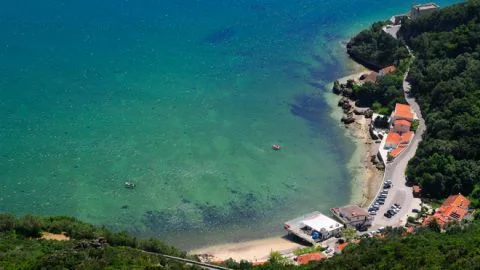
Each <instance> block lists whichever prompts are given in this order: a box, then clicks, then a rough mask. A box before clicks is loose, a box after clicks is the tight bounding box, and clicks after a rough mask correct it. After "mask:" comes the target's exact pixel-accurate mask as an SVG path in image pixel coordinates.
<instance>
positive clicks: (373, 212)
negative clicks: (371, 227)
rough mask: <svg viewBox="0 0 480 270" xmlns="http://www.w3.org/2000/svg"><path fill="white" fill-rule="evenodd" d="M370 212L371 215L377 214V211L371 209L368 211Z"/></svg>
mask: <svg viewBox="0 0 480 270" xmlns="http://www.w3.org/2000/svg"><path fill="white" fill-rule="evenodd" d="M368 214H369V215H371V216H375V215H376V214H377V211H370V212H368Z"/></svg>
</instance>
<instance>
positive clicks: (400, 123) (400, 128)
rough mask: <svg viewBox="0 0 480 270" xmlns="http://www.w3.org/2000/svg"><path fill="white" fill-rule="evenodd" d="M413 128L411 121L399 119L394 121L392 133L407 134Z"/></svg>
mask: <svg viewBox="0 0 480 270" xmlns="http://www.w3.org/2000/svg"><path fill="white" fill-rule="evenodd" d="M411 126H412V123H411V122H410V121H407V120H404V119H399V120H395V121H393V125H392V129H391V130H392V131H393V132H398V133H405V132H408V131H410V127H411Z"/></svg>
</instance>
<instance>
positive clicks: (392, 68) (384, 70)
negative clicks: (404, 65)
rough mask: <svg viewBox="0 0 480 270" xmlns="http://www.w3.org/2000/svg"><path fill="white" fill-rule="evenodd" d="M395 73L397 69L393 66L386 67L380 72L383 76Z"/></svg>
mask: <svg viewBox="0 0 480 270" xmlns="http://www.w3.org/2000/svg"><path fill="white" fill-rule="evenodd" d="M395 71H397V68H396V67H395V66H388V67H385V68H382V69H381V70H380V72H382V73H383V74H388V73H393V72H395Z"/></svg>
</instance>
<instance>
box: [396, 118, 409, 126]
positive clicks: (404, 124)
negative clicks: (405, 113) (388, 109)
mask: <svg viewBox="0 0 480 270" xmlns="http://www.w3.org/2000/svg"><path fill="white" fill-rule="evenodd" d="M393 125H394V126H396V125H403V126H411V125H412V123H410V121H407V120H404V119H400V120H395V122H393Z"/></svg>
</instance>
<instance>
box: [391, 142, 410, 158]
mask: <svg viewBox="0 0 480 270" xmlns="http://www.w3.org/2000/svg"><path fill="white" fill-rule="evenodd" d="M406 147H407V146H406V145H400V146H398V147H397V148H395V149H393V150H392V151H390V152H389V153H390V155H391V156H392V157H394V158H395V157H397V156H398V155H400V153H402V152H403V150H405V148H406Z"/></svg>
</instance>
